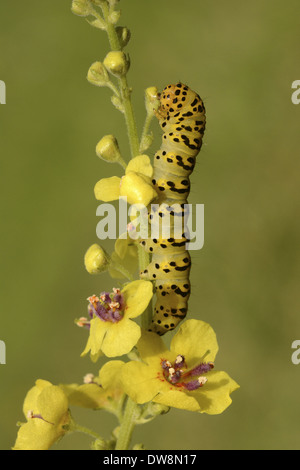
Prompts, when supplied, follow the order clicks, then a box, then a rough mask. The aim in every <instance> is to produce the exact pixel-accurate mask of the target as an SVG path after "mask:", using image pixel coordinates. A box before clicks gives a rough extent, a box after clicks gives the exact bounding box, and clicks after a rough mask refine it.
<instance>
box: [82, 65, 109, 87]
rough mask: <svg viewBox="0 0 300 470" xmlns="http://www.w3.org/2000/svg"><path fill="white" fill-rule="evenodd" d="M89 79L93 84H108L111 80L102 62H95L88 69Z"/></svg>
mask: <svg viewBox="0 0 300 470" xmlns="http://www.w3.org/2000/svg"><path fill="white" fill-rule="evenodd" d="M87 79H88V81H89V82H90V83H92V85H96V86H107V84H108V82H109V77H108V73H107V71H106V69H105V67H104V65H103V64H102V63H101V62H94V63H93V64H92V65H91V66H90V68H89V71H88V74H87Z"/></svg>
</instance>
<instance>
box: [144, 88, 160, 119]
mask: <svg viewBox="0 0 300 470" xmlns="http://www.w3.org/2000/svg"><path fill="white" fill-rule="evenodd" d="M145 105H146V110H147V113H148V114H154V110H155V109H157V108H158V106H159V100H158V90H157V88H156V87H155V86H151V87H149V88H146V90H145Z"/></svg>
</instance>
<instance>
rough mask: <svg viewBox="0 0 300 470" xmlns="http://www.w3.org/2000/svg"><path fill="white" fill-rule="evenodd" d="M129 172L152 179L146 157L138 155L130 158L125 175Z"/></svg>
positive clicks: (150, 167)
mask: <svg viewBox="0 0 300 470" xmlns="http://www.w3.org/2000/svg"><path fill="white" fill-rule="evenodd" d="M130 171H133V172H135V173H140V174H142V175H144V176H148V177H149V178H152V175H153V167H152V165H151V162H150V158H149V157H148V155H138V156H137V157H134V158H132V159H131V160H130V161H129V163H128V165H127V167H126V171H125V173H126V174H127V173H129V172H130Z"/></svg>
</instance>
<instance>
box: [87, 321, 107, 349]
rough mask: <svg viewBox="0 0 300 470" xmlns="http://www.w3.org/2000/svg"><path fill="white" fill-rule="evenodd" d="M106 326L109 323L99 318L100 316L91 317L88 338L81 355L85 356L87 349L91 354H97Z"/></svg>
mask: <svg viewBox="0 0 300 470" xmlns="http://www.w3.org/2000/svg"><path fill="white" fill-rule="evenodd" d="M108 328H109V323H107V322H104V321H102V320H100V318H93V319H92V320H91V322H90V334H89V338H88V341H87V344H86V347H85V349H84V351H83V352H82V353H81V356H85V355H86V354H87V353H88V352H89V351H91V355H92V356H97V355H98V354H99V352H100V351H101V346H102V343H103V339H104V337H105V335H106V333H107V330H108Z"/></svg>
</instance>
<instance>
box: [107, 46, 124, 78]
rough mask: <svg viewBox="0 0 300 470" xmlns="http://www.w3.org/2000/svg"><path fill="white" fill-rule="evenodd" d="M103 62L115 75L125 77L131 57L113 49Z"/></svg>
mask: <svg viewBox="0 0 300 470" xmlns="http://www.w3.org/2000/svg"><path fill="white" fill-rule="evenodd" d="M103 64H104V65H105V67H106V69H107V70H108V71H109V72H110V73H111V74H112V75H114V76H115V77H123V76H124V75H126V73H127V72H128V69H129V59H128V58H127V57H126V54H124V52H121V51H111V52H109V53H108V54H107V56H106V57H105V59H104V61H103Z"/></svg>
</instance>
